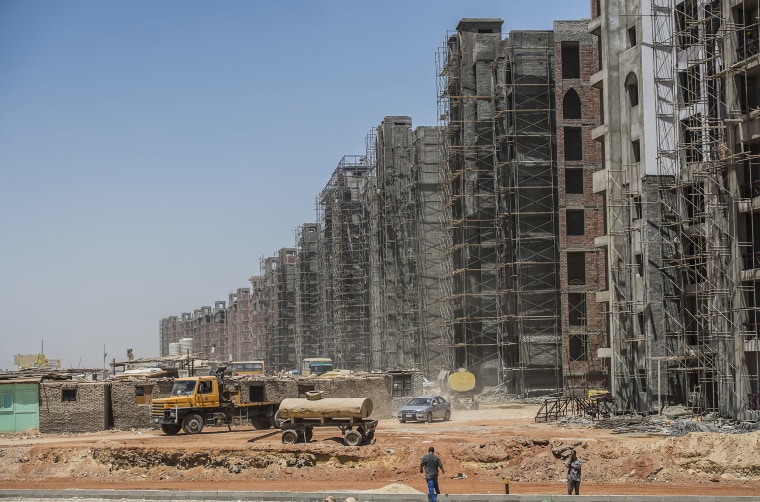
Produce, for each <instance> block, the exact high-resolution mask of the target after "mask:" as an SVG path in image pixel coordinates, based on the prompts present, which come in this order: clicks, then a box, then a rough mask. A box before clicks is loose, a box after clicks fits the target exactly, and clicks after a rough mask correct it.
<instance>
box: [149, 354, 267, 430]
mask: <svg viewBox="0 0 760 502" xmlns="http://www.w3.org/2000/svg"><path fill="white" fill-rule="evenodd" d="M278 408H279V403H276V402H272V401H259V402H247V403H244V402H242V401H241V398H240V386H239V385H237V384H230V385H225V381H224V368H220V370H219V371H217V373H216V375H210V376H197V377H185V378H177V379H176V380H174V386H173V387H172V393H171V395H170V397H166V398H161V399H154V400H153V403H152V410H151V411H152V414H151V423H153V424H155V425H159V426H160V427H161V430H162V431H163V432H164V433H165V434H168V435H171V436H173V435H175V434H177V433H179V431H180V430H183V431H185V434H198V433H200V432H201V431H202V430H203V427H204V425H227V427H228V429H231V427H230V425H231V424H232V423H233V421H234V420H235V419H237V420H246V421H249V422H250V423H251V424H252V425H253V427H255V428H256V429H268V428H270V427H272V426H273V425H274V423H275V422H274V417H275V414H276V413H277V409H278Z"/></svg>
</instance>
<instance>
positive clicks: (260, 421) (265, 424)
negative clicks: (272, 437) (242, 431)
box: [251, 417, 272, 430]
mask: <svg viewBox="0 0 760 502" xmlns="http://www.w3.org/2000/svg"><path fill="white" fill-rule="evenodd" d="M251 423H252V424H253V428H254V429H258V430H263V429H269V428H270V427H272V420H271V419H270V418H269V417H255V418H253V419H251Z"/></svg>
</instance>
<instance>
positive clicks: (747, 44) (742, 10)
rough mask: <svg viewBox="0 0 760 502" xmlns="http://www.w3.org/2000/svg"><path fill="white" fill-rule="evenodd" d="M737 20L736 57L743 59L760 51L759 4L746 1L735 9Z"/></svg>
mask: <svg viewBox="0 0 760 502" xmlns="http://www.w3.org/2000/svg"><path fill="white" fill-rule="evenodd" d="M734 19H735V20H736V25H737V28H738V30H737V32H736V59H737V60H739V61H741V60H744V59H747V58H750V57H752V56H754V55H756V54H757V53H758V41H759V40H760V39H758V4H757V3H755V2H745V3H744V5H743V6H741V7H738V8H737V9H736V10H735V11H734Z"/></svg>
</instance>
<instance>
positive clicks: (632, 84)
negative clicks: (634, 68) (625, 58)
mask: <svg viewBox="0 0 760 502" xmlns="http://www.w3.org/2000/svg"><path fill="white" fill-rule="evenodd" d="M625 90H626V91H627V93H628V103H629V104H630V105H631V108H633V107H634V106H639V79H638V77H637V76H636V74H635V73H629V74H628V76H627V77H626V78H625Z"/></svg>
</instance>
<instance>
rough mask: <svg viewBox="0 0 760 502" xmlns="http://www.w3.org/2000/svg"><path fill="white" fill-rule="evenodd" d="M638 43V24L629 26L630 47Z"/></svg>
mask: <svg viewBox="0 0 760 502" xmlns="http://www.w3.org/2000/svg"><path fill="white" fill-rule="evenodd" d="M637 43H638V40H637V37H636V26H635V25H634V26H631V27H630V28H628V47H636V44H637Z"/></svg>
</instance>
